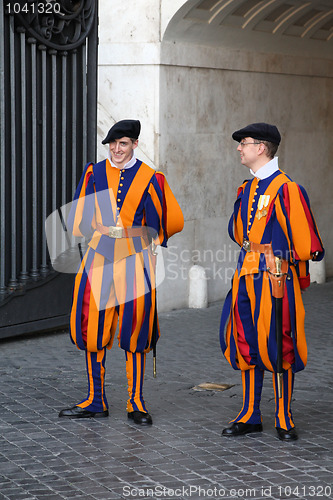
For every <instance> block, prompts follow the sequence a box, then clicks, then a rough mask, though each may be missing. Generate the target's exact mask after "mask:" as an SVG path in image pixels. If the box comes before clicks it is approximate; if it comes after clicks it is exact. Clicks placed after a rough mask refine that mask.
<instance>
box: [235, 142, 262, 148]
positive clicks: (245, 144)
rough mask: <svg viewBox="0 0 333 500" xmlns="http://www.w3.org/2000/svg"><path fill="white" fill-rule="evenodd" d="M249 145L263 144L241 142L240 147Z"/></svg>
mask: <svg viewBox="0 0 333 500" xmlns="http://www.w3.org/2000/svg"><path fill="white" fill-rule="evenodd" d="M248 144H261V142H243V141H242V142H240V143H239V145H240V146H242V147H243V146H247V145H248Z"/></svg>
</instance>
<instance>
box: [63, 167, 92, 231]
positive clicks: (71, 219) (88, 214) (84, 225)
mask: <svg viewBox="0 0 333 500" xmlns="http://www.w3.org/2000/svg"><path fill="white" fill-rule="evenodd" d="M94 193H95V191H94V174H93V164H92V163H88V164H87V165H86V166H85V168H84V171H83V174H82V176H81V179H80V182H79V184H78V187H77V189H76V191H75V194H74V199H73V202H72V206H71V210H70V213H69V216H68V221H67V224H68V227H69V229H70V230H71V231H72V233H73V235H74V236H85V237H86V238H89V237H90V236H91V235H92V233H93V230H94V229H93V228H94V226H95V222H94V221H95V199H94V198H95V195H94Z"/></svg>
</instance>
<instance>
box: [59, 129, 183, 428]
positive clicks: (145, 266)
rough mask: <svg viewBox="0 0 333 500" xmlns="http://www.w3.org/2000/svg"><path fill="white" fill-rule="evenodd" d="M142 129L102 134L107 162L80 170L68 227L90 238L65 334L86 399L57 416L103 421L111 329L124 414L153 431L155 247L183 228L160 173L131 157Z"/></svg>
mask: <svg viewBox="0 0 333 500" xmlns="http://www.w3.org/2000/svg"><path fill="white" fill-rule="evenodd" d="M140 129H141V124H140V122H139V121H138V120H121V121H119V122H117V123H116V124H115V125H114V126H113V127H112V128H111V129H110V130H109V132H108V134H107V136H106V138H105V139H104V140H103V141H102V143H103V144H108V145H109V158H107V159H105V160H103V161H100V162H99V163H96V164H92V163H89V164H87V165H86V167H85V169H84V172H83V174H82V177H81V180H80V182H79V185H78V187H77V190H76V193H75V196H74V202H73V206H72V209H71V212H70V215H69V221H68V225H69V226H70V228H71V229H72V232H73V234H74V236H83V237H86V238H88V239H89V244H88V250H87V251H86V253H85V254H84V255H83V256H82V262H81V265H80V268H79V270H78V272H77V274H76V277H75V283H74V291H73V301H72V308H71V316H70V335H71V339H72V341H73V342H74V343H75V344H76V346H77V347H78V348H79V349H81V350H83V351H85V355H86V368H87V377H88V395H87V397H86V398H84V399H83V400H82V401H80V402H78V403H77V404H76V405H75V406H73V407H71V408H67V409H64V410H62V411H61V412H60V413H59V417H67V418H88V417H95V418H100V417H107V416H108V414H109V410H108V402H107V398H106V394H105V357H106V352H107V349H111V347H112V344H113V341H114V337H115V333H116V328H117V325H119V335H118V344H119V347H120V348H121V349H123V350H124V352H125V360H126V374H127V381H128V394H129V398H128V401H127V415H128V418H129V419H132V420H133V421H134V422H135V423H136V424H141V425H149V424H152V418H151V416H150V414H149V413H148V410H147V407H146V404H145V401H144V399H143V381H144V374H145V363H146V354H147V353H148V352H149V351H150V350H152V349H154V348H155V346H156V342H157V340H158V338H159V335H160V330H159V323H158V317H157V310H156V283H155V278H156V276H155V264H156V252H155V247H156V246H157V245H162V246H163V247H166V246H167V241H168V238H170V237H171V236H172V235H173V234H175V233H177V232H179V231H181V230H182V228H183V224H184V219H183V214H182V211H181V209H180V207H179V205H178V203H177V201H176V199H175V197H174V195H173V193H172V191H171V189H170V187H169V185H168V183H167V180H166V178H165V176H164V175H163V174H162V173H161V172H156V171H155V170H154V169H152V168H150V167H149V166H148V165H146V164H145V163H143V162H142V161H140V160H139V159H137V158H136V156H135V154H134V152H135V149H136V147H137V145H138V137H139V134H140Z"/></svg>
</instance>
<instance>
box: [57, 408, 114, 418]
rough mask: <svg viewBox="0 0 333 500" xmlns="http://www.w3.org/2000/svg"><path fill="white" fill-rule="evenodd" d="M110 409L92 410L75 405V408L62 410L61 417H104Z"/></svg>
mask: <svg viewBox="0 0 333 500" xmlns="http://www.w3.org/2000/svg"><path fill="white" fill-rule="evenodd" d="M108 416H109V410H104V411H90V410H86V409H85V408H81V407H80V406H73V408H66V409H64V410H61V412H60V413H59V417H67V418H92V417H93V418H102V417H108Z"/></svg>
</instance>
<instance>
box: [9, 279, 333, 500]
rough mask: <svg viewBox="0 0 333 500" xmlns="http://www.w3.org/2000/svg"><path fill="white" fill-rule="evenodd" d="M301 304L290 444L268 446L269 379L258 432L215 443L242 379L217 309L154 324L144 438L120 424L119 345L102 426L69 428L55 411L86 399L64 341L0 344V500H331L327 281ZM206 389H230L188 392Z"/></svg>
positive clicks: (237, 400) (331, 303)
mask: <svg viewBox="0 0 333 500" xmlns="http://www.w3.org/2000/svg"><path fill="white" fill-rule="evenodd" d="M304 302H305V307H306V313H307V316H306V327H307V338H308V346H309V360H308V366H307V368H306V370H305V371H304V372H302V373H299V374H297V376H296V382H295V391H294V401H293V415H294V419H295V422H296V426H297V428H298V433H299V440H298V441H297V442H294V443H284V442H280V441H279V440H278V439H277V437H276V431H275V428H274V401H273V389H272V383H271V377H270V376H267V377H266V379H265V384H264V390H263V400H262V406H261V408H262V413H263V418H264V431H263V432H262V433H260V434H252V435H251V434H250V435H247V436H242V437H238V438H231V439H230V438H229V439H228V438H224V437H222V436H221V431H222V428H223V427H225V426H226V425H227V424H228V421H229V420H231V419H232V418H233V417H234V416H235V415H236V414H237V412H238V410H239V409H240V404H241V398H242V396H241V394H242V390H241V385H240V374H239V372H235V371H233V370H232V369H231V368H230V367H229V365H228V364H227V362H226V361H225V360H224V358H223V357H222V354H221V351H220V346H219V339H218V330H219V319H220V312H221V307H222V304H221V303H219V304H213V305H211V306H210V307H209V308H208V309H205V310H182V311H174V312H170V313H165V314H162V315H161V317H160V324H161V330H162V338H161V339H160V341H159V343H158V360H157V368H158V374H157V378H156V379H154V378H153V375H152V357H151V355H149V357H148V360H147V368H146V382H145V399H146V402H147V404H148V408H149V411H150V413H151V414H152V417H153V420H154V425H153V426H152V427H138V426H136V425H135V424H134V423H132V422H131V421H128V419H127V417H126V399H127V393H126V377H125V360H124V353H123V351H121V350H120V349H119V348H118V347H117V346H116V345H115V346H114V348H113V349H112V351H110V352H108V357H107V376H106V381H107V385H106V392H107V397H108V400H109V403H110V416H109V418H105V419H88V420H66V419H60V418H58V412H59V410H60V409H62V408H64V407H68V406H72V405H73V404H75V403H77V402H79V401H80V400H81V399H82V398H83V397H85V395H86V379H85V367H84V355H83V354H82V353H81V352H79V351H78V350H77V349H76V348H75V347H74V346H73V345H72V344H71V342H70V340H69V338H68V333H67V332H60V333H59V332H58V333H53V334H45V335H39V336H30V337H29V338H23V339H22V338H20V339H14V340H7V341H2V342H1V349H0V372H1V385H0V404H1V407H0V408H1V410H0V411H1V413H0V440H1V443H0V498H1V499H10V500H22V499H29V500H30V499H38V500H39V499H40V500H43V499H47V500H56V499H75V498H80V499H81V498H82V499H84V500H89V499H90V500H92V499H98V500H103V499H114V500H115V499H119V498H123V499H126V498H129V499H135V498H147V499H149V498H153V499H158V498H163V499H173V498H177V499H186V498H192V499H200V498H218V499H237V500H244V499H256V500H259V499H260V500H261V499H279V500H280V499H306V500H309V499H311V498H323V499H327V498H333V487H332V472H333V462H332V448H333V445H332V401H333V395H332V364H331V359H332V353H333V350H332V333H333V332H332V320H333V282H329V283H326V284H324V285H316V284H314V285H312V286H311V287H310V290H309V291H308V292H306V294H304ZM205 382H212V383H218V384H230V385H232V387H231V388H229V389H228V390H225V391H223V392H222V391H216V390H214V391H212V390H209V391H207V390H203V391H198V390H196V389H194V387H196V386H198V385H199V384H201V383H205Z"/></svg>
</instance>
